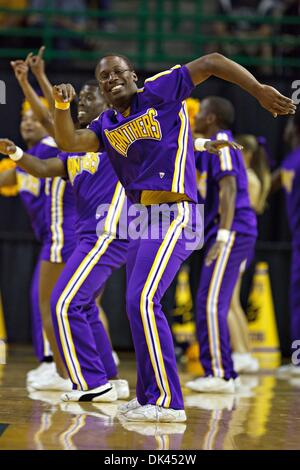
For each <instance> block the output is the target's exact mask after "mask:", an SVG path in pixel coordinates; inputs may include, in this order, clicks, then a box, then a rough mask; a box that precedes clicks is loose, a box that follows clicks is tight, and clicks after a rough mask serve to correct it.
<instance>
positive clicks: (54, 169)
mask: <svg viewBox="0 0 300 470" xmlns="http://www.w3.org/2000/svg"><path fill="white" fill-rule="evenodd" d="M17 149H18V152H19V153H20V155H19V157H17V158H18V159H16V157H15V153H16V152H17ZM0 153H3V154H4V155H8V156H9V157H11V158H12V159H14V160H15V161H16V163H17V165H18V166H19V167H20V168H23V170H26V171H27V173H30V174H31V175H33V176H36V177H37V178H47V177H54V176H62V177H63V176H67V175H66V170H65V166H64V164H63V162H62V161H61V160H60V159H59V158H49V159H48V160H40V159H39V158H37V157H33V156H32V155H29V154H28V153H25V152H23V155H22V151H21V149H19V148H18V147H17V146H16V145H15V144H14V142H12V141H11V140H8V139H0Z"/></svg>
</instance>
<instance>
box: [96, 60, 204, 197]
mask: <svg viewBox="0 0 300 470" xmlns="http://www.w3.org/2000/svg"><path fill="white" fill-rule="evenodd" d="M193 88H194V85H193V82H192V80H191V77H190V74H189V71H188V69H187V68H186V67H185V66H180V65H177V66H175V67H173V68H172V69H170V70H166V71H165V72H161V73H158V74H157V75H155V76H154V77H151V78H148V79H147V80H145V83H144V87H143V88H142V89H140V90H138V92H137V93H136V94H135V95H134V97H133V99H132V101H131V106H130V112H129V115H128V116H126V117H125V116H123V115H122V114H121V113H119V112H117V111H116V110H114V109H109V110H106V111H104V112H103V113H102V114H101V115H100V116H99V117H98V118H97V119H95V120H94V121H93V122H92V123H91V124H90V125H89V126H88V127H89V129H91V130H92V131H94V132H95V134H96V135H97V137H98V139H99V149H100V151H101V150H104V149H105V150H106V151H107V153H108V155H109V157H110V159H111V163H112V165H113V167H114V169H115V171H116V173H117V175H118V177H119V179H120V182H121V183H122V185H123V186H124V188H125V190H126V194H127V195H128V197H129V198H130V200H131V201H132V202H134V203H137V202H143V196H144V192H145V191H159V192H160V191H168V192H173V193H179V194H181V195H182V196H183V197H187V198H189V199H190V200H191V201H195V202H196V201H197V189H196V171H195V160H194V149H193V139H192V135H191V131H190V126H189V119H188V114H187V110H186V105H185V102H184V100H185V99H186V98H188V97H189V96H190V94H191V92H192V90H193ZM141 193H143V194H141Z"/></svg>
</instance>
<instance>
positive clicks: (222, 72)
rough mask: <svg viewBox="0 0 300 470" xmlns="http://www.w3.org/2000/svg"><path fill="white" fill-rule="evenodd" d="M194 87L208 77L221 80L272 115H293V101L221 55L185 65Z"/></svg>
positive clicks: (212, 55)
mask: <svg viewBox="0 0 300 470" xmlns="http://www.w3.org/2000/svg"><path fill="white" fill-rule="evenodd" d="M186 67H187V68H188V70H189V72H190V75H191V78H192V81H193V83H194V85H199V84H200V83H202V82H203V81H205V80H207V78H209V77H210V76H212V75H213V76H215V77H219V78H222V79H223V80H226V81H228V82H231V83H234V84H236V85H239V86H240V87H241V88H243V89H244V90H246V91H248V93H250V94H251V95H252V96H254V97H255V98H256V99H257V100H258V101H259V103H260V104H261V106H262V107H263V108H265V109H266V110H267V111H269V112H270V113H272V114H273V116H274V117H276V116H277V115H280V114H294V113H295V110H296V106H295V105H294V104H293V101H292V100H291V99H290V98H287V97H286V96H283V95H282V94H281V93H279V92H278V91H277V90H276V89H275V88H273V87H271V86H269V85H263V84H261V83H260V82H258V81H257V80H256V78H255V77H254V76H253V75H252V74H251V73H250V72H249V71H248V70H247V69H245V68H244V67H242V66H241V65H239V64H237V63H236V62H233V61H232V60H230V59H227V58H226V57H224V56H223V55H222V54H219V53H216V52H214V53H212V54H208V55H205V56H203V57H200V58H199V59H196V60H194V61H193V62H189V63H188V64H186Z"/></svg>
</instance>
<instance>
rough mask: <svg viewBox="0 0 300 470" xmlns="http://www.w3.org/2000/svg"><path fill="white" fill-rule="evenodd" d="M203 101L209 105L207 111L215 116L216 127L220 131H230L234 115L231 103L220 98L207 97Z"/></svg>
mask: <svg viewBox="0 0 300 470" xmlns="http://www.w3.org/2000/svg"><path fill="white" fill-rule="evenodd" d="M205 99H206V100H207V101H208V103H209V110H210V111H211V112H212V113H214V114H215V115H216V117H217V122H218V125H219V126H220V127H221V128H222V129H230V128H231V127H232V125H233V123H234V114H235V113H234V107H233V105H232V103H231V102H230V101H229V100H226V99H225V98H221V97H220V96H208V97H207V98H205ZM200 107H201V105H200Z"/></svg>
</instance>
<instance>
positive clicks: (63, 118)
mask: <svg viewBox="0 0 300 470" xmlns="http://www.w3.org/2000/svg"><path fill="white" fill-rule="evenodd" d="M75 95H76V93H75V90H74V88H73V87H72V85H70V84H69V83H68V84H67V85H65V84H62V85H56V86H54V87H53V98H54V100H55V102H56V106H55V111H54V127H55V141H56V143H57V145H58V147H59V148H60V149H62V150H65V151H66V152H97V151H98V149H99V141H98V138H97V136H96V134H95V133H94V132H93V131H91V130H89V129H78V130H76V129H75V126H74V123H73V119H72V116H71V112H70V103H71V101H72V100H73V99H74V98H75ZM57 106H59V107H60V109H58V108H57ZM62 108H65V109H62Z"/></svg>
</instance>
